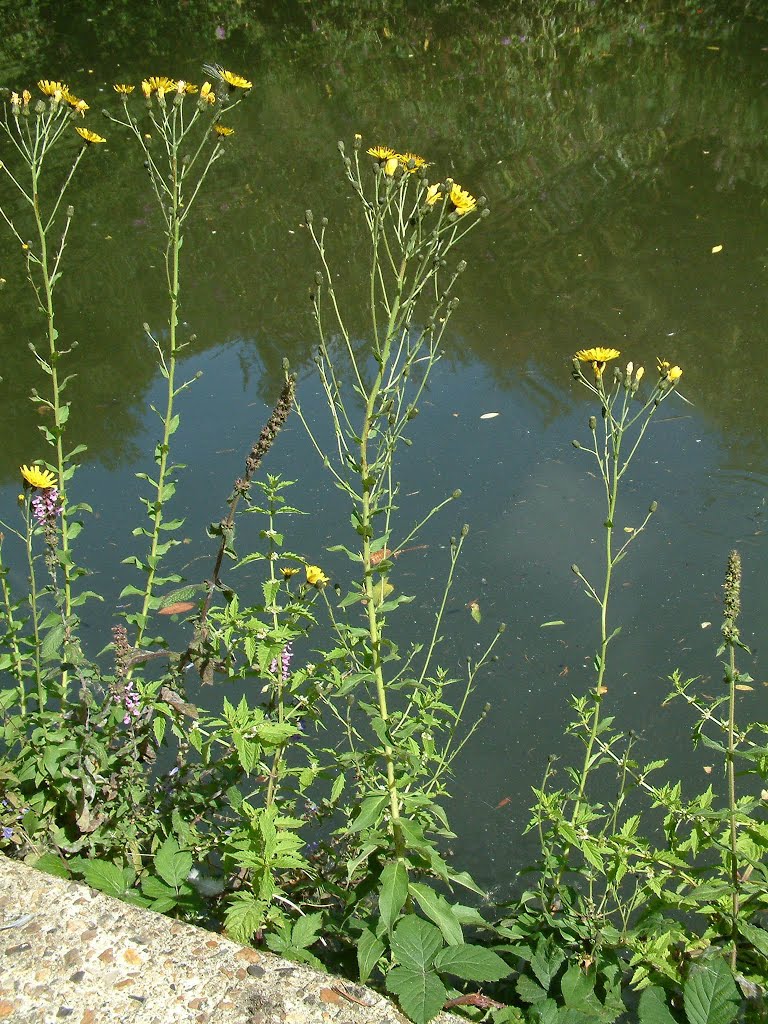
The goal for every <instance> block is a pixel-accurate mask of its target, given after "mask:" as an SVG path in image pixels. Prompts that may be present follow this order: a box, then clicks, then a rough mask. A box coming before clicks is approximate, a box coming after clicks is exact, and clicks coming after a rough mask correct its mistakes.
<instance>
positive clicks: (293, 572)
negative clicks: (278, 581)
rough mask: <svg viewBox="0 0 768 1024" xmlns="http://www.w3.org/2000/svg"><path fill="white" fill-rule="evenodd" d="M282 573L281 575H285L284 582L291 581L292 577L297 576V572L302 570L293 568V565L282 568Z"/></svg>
mask: <svg viewBox="0 0 768 1024" xmlns="http://www.w3.org/2000/svg"><path fill="white" fill-rule="evenodd" d="M280 572H281V573H282V574H283V579H284V580H289V579H290V578H291V576H295V575H296V573H297V572H301V570H300V569H297V568H296V567H295V566H291V565H284V566H283V567H282V568H281V569H280Z"/></svg>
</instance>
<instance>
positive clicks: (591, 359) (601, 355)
mask: <svg viewBox="0 0 768 1024" xmlns="http://www.w3.org/2000/svg"><path fill="white" fill-rule="evenodd" d="M620 355H621V352H619V351H618V349H615V348H600V347H598V348H582V349H580V350H579V351H578V352H577V353H576V355H575V357H574V358H575V359H578V360H579V361H580V362H582V363H592V369H593V370H594V372H595V377H602V376H603V370H604V369H605V364H606V363H607V362H608V360H609V359H618V358H619V356H620Z"/></svg>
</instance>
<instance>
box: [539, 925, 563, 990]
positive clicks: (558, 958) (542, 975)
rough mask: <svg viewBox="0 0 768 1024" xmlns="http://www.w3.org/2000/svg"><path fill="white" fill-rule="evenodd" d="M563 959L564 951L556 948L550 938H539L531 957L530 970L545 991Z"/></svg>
mask: <svg viewBox="0 0 768 1024" xmlns="http://www.w3.org/2000/svg"><path fill="white" fill-rule="evenodd" d="M564 960H565V953H563V952H562V950H560V949H558V947H557V946H556V945H555V943H554V941H553V940H552V939H549V940H545V939H544V938H539V941H538V943H537V945H536V952H535V953H534V954H533V956H532V957H531V970H532V971H533V973H534V974H535V975H536V977H537V978H538V980H539V982H540V983H541V987H542V988H543V989H544V990H545V991H546V990H548V989H549V986H550V985H551V984H552V979H553V978H554V977H555V975H556V974H557V972H558V971H559V970H560V968H561V966H562V964H563V961H564Z"/></svg>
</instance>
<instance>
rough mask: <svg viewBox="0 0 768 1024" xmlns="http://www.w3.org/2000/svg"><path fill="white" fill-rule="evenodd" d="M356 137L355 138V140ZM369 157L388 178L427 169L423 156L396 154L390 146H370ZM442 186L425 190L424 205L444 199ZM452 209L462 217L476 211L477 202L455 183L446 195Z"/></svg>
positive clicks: (432, 204) (427, 165)
mask: <svg viewBox="0 0 768 1024" xmlns="http://www.w3.org/2000/svg"><path fill="white" fill-rule="evenodd" d="M357 138H358V136H355V139H356V140H357ZM367 153H368V155H369V156H372V157H373V159H374V160H376V161H378V164H379V166H380V167H381V169H382V171H383V172H384V174H385V175H386V176H387V177H388V178H391V177H394V175H395V173H396V172H397V171H398V170H400V171H402V172H403V173H405V174H414V173H415V172H416V171H418V170H419V169H420V168H421V167H429V164H428V162H427V161H426V160H425V159H424V157H423V156H419V155H418V154H417V153H410V152H409V153H398V152H396V151H395V150H394V149H392V148H391V147H390V146H371V148H370V149H369V150H367ZM442 187H443V186H441V185H439V184H437V185H430V186H429V187H428V188H427V195H426V203H427V205H428V206H434V205H435V203H439V202H440V201H441V200H442V199H444V198H445V193H444V192H442V191H441V189H442ZM448 198H449V200H450V203H451V207H452V209H451V210H450V212H451V213H455V214H457V215H458V216H462V215H463V214H465V213H472V212H473V211H474V210H476V209H477V200H476V199H475V197H474V196H473V195H470V193H469V192H467V190H466V189H463V188H462V187H461V185H457V184H456V182H453V183H452V184H451V190H450V193H449V195H448Z"/></svg>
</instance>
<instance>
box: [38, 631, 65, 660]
mask: <svg viewBox="0 0 768 1024" xmlns="http://www.w3.org/2000/svg"><path fill="white" fill-rule="evenodd" d="M65 629H66V627H65V625H64V623H63V622H59V623H58V624H57V625H55V626H54V627H53V629H49V630H48V632H47V633H46V634H45V636H44V637H43V642H42V645H41V647H40V655H41V657H42V659H43V661H52V660H53V659H54V658H56V659H58V658H59V657H60V654H61V645H62V643H63V642H64V630H65Z"/></svg>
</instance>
